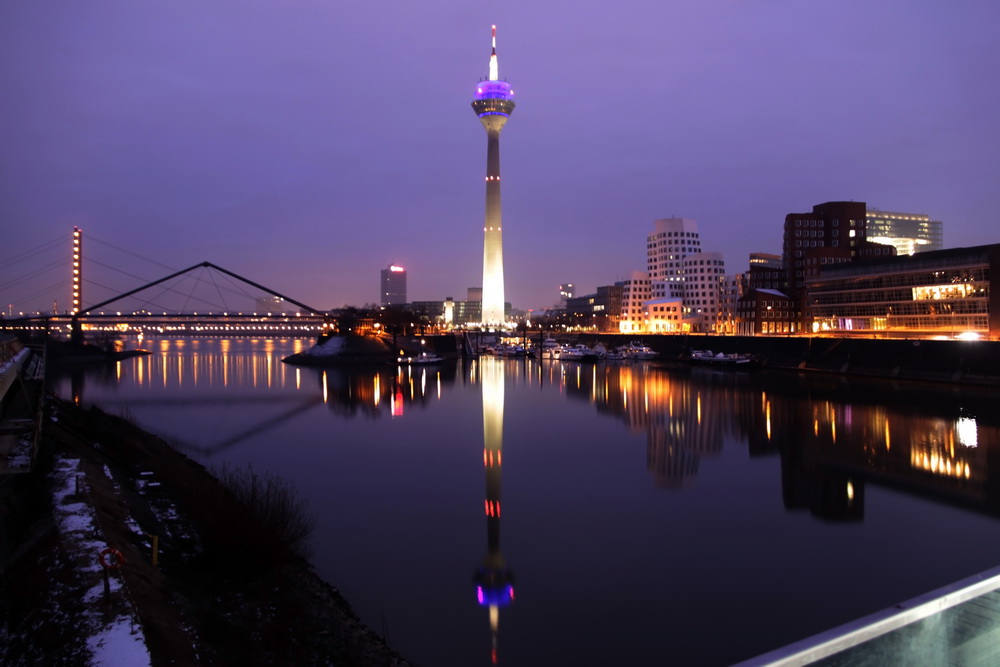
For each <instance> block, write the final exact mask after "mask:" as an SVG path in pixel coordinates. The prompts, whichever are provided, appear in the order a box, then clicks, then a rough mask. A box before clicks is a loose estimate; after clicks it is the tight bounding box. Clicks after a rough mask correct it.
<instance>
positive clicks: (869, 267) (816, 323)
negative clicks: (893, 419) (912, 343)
mask: <svg viewBox="0 0 1000 667" xmlns="http://www.w3.org/2000/svg"><path fill="white" fill-rule="evenodd" d="M991 275H1000V244H993V245H986V246H975V247H971V248H952V249H948V250H938V251H934V252H922V253H918V254H916V255H905V256H901V257H887V258H879V259H869V260H864V261H857V262H851V263H847V264H834V265H827V266H826V267H821V269H820V271H819V275H818V276H817V277H814V278H811V279H809V280H808V281H807V282H806V290H807V293H808V299H809V306H810V310H811V312H812V317H813V330H814V331H815V332H818V333H834V334H840V335H850V334H857V335H868V336H871V335H887V336H890V335H891V336H898V337H947V338H952V337H963V338H990V339H997V338H1000V293H997V292H993V291H991V289H990V276H991Z"/></svg>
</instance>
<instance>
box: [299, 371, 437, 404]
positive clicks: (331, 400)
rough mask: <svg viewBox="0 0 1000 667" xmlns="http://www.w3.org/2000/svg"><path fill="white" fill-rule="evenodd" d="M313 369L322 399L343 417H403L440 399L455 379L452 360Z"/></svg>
mask: <svg viewBox="0 0 1000 667" xmlns="http://www.w3.org/2000/svg"><path fill="white" fill-rule="evenodd" d="M307 370H316V372H318V373H319V377H320V386H321V388H322V390H323V402H324V403H326V404H327V405H328V406H329V408H330V410H332V411H333V412H335V413H336V414H338V415H340V416H344V417H353V416H356V415H365V416H368V417H382V416H384V415H389V416H391V417H405V415H406V411H407V409H410V408H415V407H425V406H427V405H428V404H429V403H430V402H432V401H439V400H441V397H442V392H443V387H444V385H447V384H452V383H454V382H455V377H456V375H455V374H456V369H455V364H454V363H444V364H440V365H431V366H399V367H395V366H370V365H361V366H350V365H348V366H329V367H327V368H323V369H307Z"/></svg>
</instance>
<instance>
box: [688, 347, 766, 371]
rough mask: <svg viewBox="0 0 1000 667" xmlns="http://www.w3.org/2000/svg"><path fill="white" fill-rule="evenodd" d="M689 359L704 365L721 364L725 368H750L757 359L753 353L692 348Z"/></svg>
mask: <svg viewBox="0 0 1000 667" xmlns="http://www.w3.org/2000/svg"><path fill="white" fill-rule="evenodd" d="M687 358H688V361H690V362H691V363H694V364H701V365H704V366H719V367H724V368H749V367H750V366H753V365H754V363H755V362H756V359H755V358H754V356H753V355H752V354H746V353H740V352H731V353H728V354H727V353H725V352H718V353H713V352H712V351H711V350H691V351H690V352H689V353H688V357H687Z"/></svg>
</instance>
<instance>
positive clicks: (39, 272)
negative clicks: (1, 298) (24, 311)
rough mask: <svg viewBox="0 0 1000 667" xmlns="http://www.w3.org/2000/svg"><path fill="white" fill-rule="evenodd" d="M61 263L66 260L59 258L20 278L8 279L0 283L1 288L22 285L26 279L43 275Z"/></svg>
mask: <svg viewBox="0 0 1000 667" xmlns="http://www.w3.org/2000/svg"><path fill="white" fill-rule="evenodd" d="M60 264H61V265H65V264H66V261H65V260H62V259H58V260H56V261H54V262H52V263H50V264H46V265H45V266H42V267H39V268H37V269H35V270H34V271H32V272H30V273H26V274H24V275H22V276H21V277H19V278H14V279H13V280H10V281H8V282H6V283H2V284H0V289H10V288H11V287H14V286H15V285H20V284H21V283H23V282H24V281H26V280H31V279H32V278H37V277H38V276H40V275H42V274H43V273H46V272H47V271H49V269H53V268H55V267H57V266H59V265H60Z"/></svg>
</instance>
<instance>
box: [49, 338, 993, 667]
mask: <svg viewBox="0 0 1000 667" xmlns="http://www.w3.org/2000/svg"><path fill="white" fill-rule="evenodd" d="M310 343H311V341H308V340H303V339H280V340H278V339H275V340H264V339H249V338H234V339H230V340H224V339H213V338H204V339H176V338H165V339H162V340H152V341H151V340H148V339H147V340H146V341H145V342H144V344H143V346H144V347H146V348H147V349H151V350H153V354H152V355H151V356H147V357H137V358H134V359H129V360H127V361H124V362H122V363H120V364H118V365H113V366H108V367H102V368H91V369H88V370H87V371H85V372H79V373H77V374H75V375H73V376H72V377H65V378H62V379H60V380H59V381H58V388H57V391H58V392H59V393H60V394H62V395H63V396H66V397H69V396H70V395H74V394H75V395H77V396H78V397H79V398H80V399H81V400H82V401H83V402H84V403H85V404H96V405H99V406H101V407H102V408H104V409H105V410H107V411H108V412H112V413H117V414H126V415H128V416H130V417H131V418H133V419H134V420H135V421H136V422H138V423H139V424H140V425H142V426H143V427H145V428H147V429H148V430H151V431H153V432H156V433H158V434H160V435H162V436H164V437H166V438H168V439H170V440H171V441H173V442H175V443H176V444H177V446H178V447H179V448H180V449H181V450H183V451H184V452H185V453H186V454H188V455H189V456H191V457H193V458H195V459H197V460H199V461H201V462H203V463H205V464H206V465H208V466H210V467H217V466H220V465H222V464H224V463H229V464H236V465H245V464H252V465H253V467H254V468H255V469H257V470H268V471H271V472H273V473H275V474H278V475H280V476H281V477H283V478H284V479H286V480H287V481H289V482H291V483H293V484H294V485H295V486H296V488H297V489H298V490H299V492H300V493H301V495H302V496H303V497H304V498H306V499H307V500H308V502H309V504H310V508H311V510H312V511H313V512H314V513H315V514H316V517H317V519H318V521H317V529H316V534H315V539H314V556H313V561H314V563H315V566H316V569H317V570H318V571H319V573H320V574H321V575H322V576H323V577H324V578H326V579H327V580H328V581H330V582H331V583H333V584H334V585H336V586H337V587H338V588H340V589H341V591H342V592H343V593H344V595H345V596H346V597H347V599H348V600H349V601H350V602H351V604H352V606H353V607H354V609H355V611H356V612H357V613H358V614H359V615H360V616H361V618H362V619H363V620H364V621H365V622H366V623H367V624H368V625H369V626H370V627H372V628H373V629H375V630H376V631H377V632H380V633H384V634H385V635H386V636H387V638H388V640H389V642H390V644H391V645H392V646H393V648H395V649H397V650H398V651H400V652H401V653H402V654H403V655H404V656H406V657H407V658H408V659H410V660H411V661H413V662H414V663H416V664H419V665H424V666H438V665H440V666H450V665H462V666H467V665H489V664H491V662H492V661H493V659H495V660H496V662H497V663H498V664H506V665H517V666H532V665H563V664H572V665H607V664H628V665H666V664H680V665H685V664H698V665H713V664H728V663H731V662H734V661H737V660H740V659H744V658H748V657H752V656H754V655H757V654H759V653H762V652H764V651H768V650H770V649H773V648H776V647H778V646H781V645H784V644H786V643H789V642H792V641H795V640H798V639H801V638H803V637H806V636H808V635H811V634H813V633H816V632H820V631H823V630H826V629H828V628H830V627H832V626H835V625H838V624H840V623H844V622H847V621H849V620H852V619H854V618H857V617H859V616H862V615H864V614H867V613H871V612H874V611H877V610H880V609H882V608H885V607H889V606H891V605H894V604H896V603H897V602H900V601H902V600H905V599H908V598H910V597H913V596H916V595H919V594H922V593H925V592H927V591H929V590H931V589H934V588H937V587H939V586H943V585H945V584H948V583H951V582H953V581H955V580H958V579H961V578H963V577H966V576H970V575H972V574H974V573H977V572H979V571H982V570H984V569H987V568H990V567H993V566H996V565H998V564H1000V523H998V521H997V516H1000V510H998V509H997V501H996V499H997V495H998V494H997V488H998V481H1000V473H998V472H997V471H998V469H1000V459H998V454H1000V443H998V438H1000V431H998V428H997V427H998V417H997V416H996V410H995V406H996V405H997V402H996V399H997V397H996V395H990V394H986V393H984V392H983V391H982V390H980V391H967V392H963V391H958V390H953V389H947V388H936V387H930V388H928V387H920V386H912V385H894V384H891V383H862V382H852V383H847V382H844V381H841V380H838V379H835V378H826V377H797V376H795V375H792V374H770V373H756V374H742V373H725V372H718V371H707V370H706V371H701V370H699V369H689V368H685V367H677V366H667V365H657V364H645V365H634V364H628V365H626V364H621V363H615V364H611V363H609V364H604V363H600V364H597V365H593V364H590V365H580V364H573V363H570V362H565V363H561V362H550V361H546V362H542V363H538V362H535V361H532V360H499V359H493V358H483V359H481V360H479V361H476V362H472V363H463V362H457V363H450V364H445V365H441V366H433V367H424V368H413V369H403V370H400V371H397V370H396V368H395V367H377V368H357V369H340V368H328V369H326V370H322V369H314V368H295V367H290V366H287V365H285V364H282V363H281V361H280V360H281V359H282V358H283V357H285V356H287V355H289V354H292V353H293V352H296V351H299V350H301V349H303V348H304V347H308V345H309V344H310ZM994 463H996V464H997V465H993V464H994Z"/></svg>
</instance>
